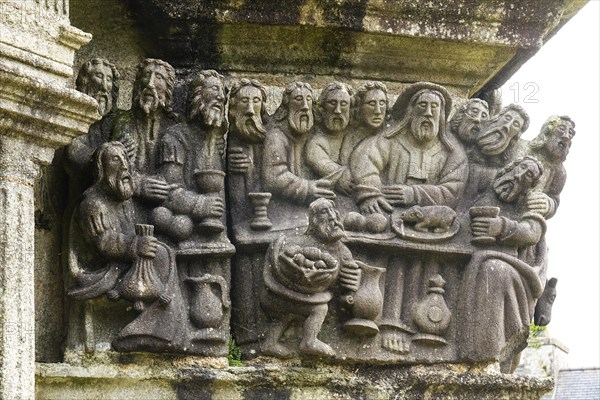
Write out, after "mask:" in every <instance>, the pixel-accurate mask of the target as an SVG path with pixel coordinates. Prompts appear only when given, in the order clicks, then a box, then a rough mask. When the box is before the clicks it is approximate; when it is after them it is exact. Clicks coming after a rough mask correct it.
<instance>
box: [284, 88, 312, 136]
mask: <svg viewBox="0 0 600 400" xmlns="http://www.w3.org/2000/svg"><path fill="white" fill-rule="evenodd" d="M312 106H313V97H312V93H311V92H310V90H308V89H307V88H305V87H297V88H295V89H294V90H293V91H292V93H290V97H289V103H288V123H289V124H290V128H292V131H293V133H295V134H297V135H304V134H307V133H308V132H309V131H310V130H311V129H312V127H313V123H314V119H313V113H312Z"/></svg>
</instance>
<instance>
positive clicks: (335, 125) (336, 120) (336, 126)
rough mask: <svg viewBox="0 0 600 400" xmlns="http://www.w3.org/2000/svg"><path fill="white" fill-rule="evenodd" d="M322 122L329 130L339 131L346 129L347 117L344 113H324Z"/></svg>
mask: <svg viewBox="0 0 600 400" xmlns="http://www.w3.org/2000/svg"><path fill="white" fill-rule="evenodd" d="M323 122H324V123H325V128H327V129H328V130H330V131H331V132H340V131H342V130H344V129H346V127H347V126H348V122H349V119H348V117H347V116H346V115H344V114H326V115H325V118H324V121H323Z"/></svg>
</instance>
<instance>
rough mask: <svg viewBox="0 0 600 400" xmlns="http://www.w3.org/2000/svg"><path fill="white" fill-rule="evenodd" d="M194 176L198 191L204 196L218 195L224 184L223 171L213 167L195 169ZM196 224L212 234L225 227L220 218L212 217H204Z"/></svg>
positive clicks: (221, 230)
mask: <svg viewBox="0 0 600 400" xmlns="http://www.w3.org/2000/svg"><path fill="white" fill-rule="evenodd" d="M194 177H195V178H196V185H197V186H198V188H199V190H200V193H201V194H204V195H206V196H212V197H219V196H220V193H221V191H222V190H223V187H224V186H225V172H223V171H219V170H214V169H207V170H202V171H196V172H195V174H194ZM198 226H199V227H200V229H201V230H202V231H203V232H207V233H212V234H216V233H220V232H223V230H224V229H225V226H224V225H223V223H222V222H221V219H220V218H214V217H207V218H205V219H204V220H203V221H202V222H200V223H199V224H198Z"/></svg>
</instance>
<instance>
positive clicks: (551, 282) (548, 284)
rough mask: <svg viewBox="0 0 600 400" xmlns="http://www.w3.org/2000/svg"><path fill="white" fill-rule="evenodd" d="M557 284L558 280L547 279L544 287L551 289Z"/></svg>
mask: <svg viewBox="0 0 600 400" xmlns="http://www.w3.org/2000/svg"><path fill="white" fill-rule="evenodd" d="M557 282H558V279H556V278H550V279H548V282H546V286H548V287H551V288H555V287H556V283H557Z"/></svg>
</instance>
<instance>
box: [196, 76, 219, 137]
mask: <svg viewBox="0 0 600 400" xmlns="http://www.w3.org/2000/svg"><path fill="white" fill-rule="evenodd" d="M198 97H199V99H198V100H199V104H198V103H196V102H195V103H196V104H198V106H199V107H200V109H199V111H200V113H201V114H202V120H203V121H204V124H206V125H207V126H214V127H220V126H221V125H222V124H223V121H224V120H225V88H224V86H223V82H221V80H220V79H219V78H217V77H215V76H209V77H207V78H206V79H205V80H204V82H203V84H202V88H201V89H200V91H199V92H198V93H197V94H196V96H195V97H194V100H196V99H197V98H198Z"/></svg>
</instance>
